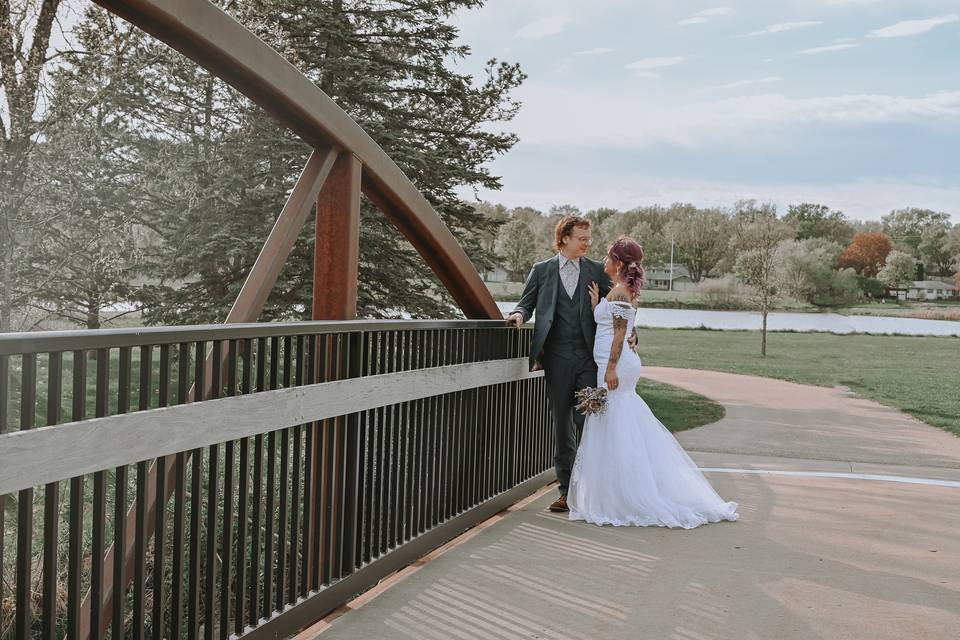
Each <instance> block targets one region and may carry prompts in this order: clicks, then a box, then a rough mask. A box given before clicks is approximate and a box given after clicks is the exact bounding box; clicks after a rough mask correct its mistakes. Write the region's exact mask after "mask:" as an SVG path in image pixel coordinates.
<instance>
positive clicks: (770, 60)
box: [760, 58, 773, 63]
mask: <svg viewBox="0 0 960 640" xmlns="http://www.w3.org/2000/svg"><path fill="white" fill-rule="evenodd" d="M760 62H767V63H770V62H773V58H764V59H763V60H761V61H760Z"/></svg>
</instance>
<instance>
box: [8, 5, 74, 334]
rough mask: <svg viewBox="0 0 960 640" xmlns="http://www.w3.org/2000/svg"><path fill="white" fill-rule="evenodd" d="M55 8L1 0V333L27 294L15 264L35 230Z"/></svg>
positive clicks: (21, 259) (17, 263) (22, 256)
mask: <svg viewBox="0 0 960 640" xmlns="http://www.w3.org/2000/svg"><path fill="white" fill-rule="evenodd" d="M59 6H60V0H0V86H2V88H3V101H4V102H3V103H2V104H0V106H2V107H3V110H2V113H0V147H2V151H3V153H2V154H0V331H9V330H10V328H11V321H12V315H13V312H14V310H15V309H21V308H23V306H24V305H25V303H26V302H27V299H28V298H29V292H24V291H22V290H21V287H20V286H19V280H20V279H19V274H18V265H19V264H20V263H21V262H22V261H23V260H24V259H25V257H26V254H28V253H29V243H30V237H31V234H33V233H35V229H36V227H35V223H34V221H33V220H31V215H30V214H29V213H28V211H27V206H26V205H27V200H28V198H29V197H30V196H31V188H30V184H29V180H28V176H29V170H30V162H31V156H32V155H33V151H34V147H35V145H36V137H37V135H38V134H39V133H40V132H41V131H42V130H43V128H44V125H45V123H44V120H43V119H42V118H37V117H36V115H37V111H38V108H39V107H40V98H41V93H42V89H43V87H42V85H41V76H42V74H43V70H44V66H45V65H46V64H47V62H48V61H49V58H48V56H47V50H48V49H49V47H50V34H51V32H52V30H53V25H54V21H55V19H56V16H57V9H58V8H59Z"/></svg>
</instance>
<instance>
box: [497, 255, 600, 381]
mask: <svg viewBox="0 0 960 640" xmlns="http://www.w3.org/2000/svg"><path fill="white" fill-rule="evenodd" d="M591 282H596V283H597V284H598V285H600V297H603V296H606V295H607V294H608V293H610V289H611V287H612V285H613V283H612V282H611V281H610V276H608V275H607V274H606V273H605V272H604V270H603V264H602V263H600V262H597V261H596V260H591V259H590V258H587V257H586V256H584V257H582V258H580V281H579V283H578V285H577V286H578V287H579V289H580V324H581V326H582V327H583V337H584V340H585V341H586V343H587V347H589V348H593V338H594V335H595V334H596V332H597V323H596V322H595V321H594V319H593V310H592V309H591V307H590V291H589V289H587V287H588V286H589V284H590V283H591ZM561 286H562V285H561V284H560V257H559V256H553V257H552V258H550V259H549V260H544V261H543V262H538V263H537V264H535V265H533V269H531V270H530V275H529V276H527V283H526V285H524V287H523V295H521V296H520V302H518V303H517V306H516V308H514V310H513V313H520V314H523V321H524V322H526V321H527V320H529V319H530V316H532V315H533V312H534V311H536V312H537V318H536V321H535V322H534V325H533V342H532V344H531V345H530V370H531V371H533V369H534V368H535V367H536V365H537V363H538V362H539V360H540V356H541V351H543V345H544V343H545V342H546V341H547V335H548V334H549V333H550V327H551V326H552V325H553V314H554V310H555V309H556V306H557V295H558V294H559V292H560V287H561Z"/></svg>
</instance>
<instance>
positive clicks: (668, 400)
mask: <svg viewBox="0 0 960 640" xmlns="http://www.w3.org/2000/svg"><path fill="white" fill-rule="evenodd" d="M637 393H639V394H640V395H641V396H642V397H643V399H644V400H645V401H646V403H647V404H648V405H649V406H650V410H651V411H653V413H654V415H655V416H657V418H659V419H660V422H662V423H663V424H664V426H666V427H667V429H669V430H670V431H671V432H673V433H676V432H677V431H684V430H686V429H693V428H694V427H699V426H701V425H705V424H710V423H713V422H716V421H717V420H719V419H720V418H722V417H723V416H724V415H725V414H726V410H724V408H723V406H722V405H720V404H717V403H716V402H714V401H713V400H710V399H709V398H705V397H703V396H701V395H699V394H696V393H693V392H692V391H687V390H685V389H680V388H679V387H674V386H671V385H669V384H663V383H661V382H654V381H653V380H645V379H641V380H640V382H639V384H637Z"/></svg>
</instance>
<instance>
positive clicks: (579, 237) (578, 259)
mask: <svg viewBox="0 0 960 640" xmlns="http://www.w3.org/2000/svg"><path fill="white" fill-rule="evenodd" d="M590 243H591V239H590V221H589V220H588V219H586V218H581V217H579V216H564V218H563V219H561V220H560V222H559V223H558V224H557V229H556V243H555V246H556V248H557V250H558V251H559V253H558V254H557V255H555V256H554V257H552V258H550V259H549V260H544V261H543V262H538V263H537V264H535V265H533V269H531V271H530V275H529V276H528V277H527V283H526V285H525V286H524V288H523V295H522V296H521V297H520V302H518V303H517V306H516V308H515V309H514V310H513V312H511V313H510V315H508V316H507V318H506V319H507V323H509V324H512V325H514V326H517V327H519V326H520V325H521V324H523V323H524V322H526V321H527V320H529V319H530V316H532V315H533V312H534V311H536V312H537V318H536V322H535V323H534V329H533V344H532V345H531V349H530V370H531V371H535V370H537V369H540V368H542V369H543V373H544V377H545V378H546V382H547V394H548V395H549V397H550V406H551V408H552V409H553V420H554V433H555V435H556V455H555V456H554V458H553V461H554V466H555V467H556V470H557V480H558V481H559V483H560V497H559V498H558V499H557V500H556V501H555V502H553V504H551V505H550V511H558V512H562V511H567V487H568V486H569V484H570V472H571V470H572V469H573V462H574V459H575V458H576V455H577V431H576V430H575V428H574V423H576V428H577V429H580V430H582V429H583V422H584V415H583V414H582V413H580V412H579V411H577V410H576V409H575V408H574V404H575V403H574V395H573V394H574V392H576V391H577V390H578V389H582V388H584V387H594V386H596V385H597V365H596V363H595V362H594V360H593V338H594V334H595V333H596V331H597V325H596V322H595V321H594V319H593V309H592V307H591V305H590V292H589V290H588V289H587V287H588V286H589V285H590V284H591V283H596V284H598V285H599V287H600V296H601V297H603V296H606V295H607V293H609V292H610V288H611V285H612V283H611V281H610V276H608V275H607V274H606V273H604V271H603V265H602V264H601V263H599V262H597V261H596V260H591V259H590V258H588V257H586V255H587V249H589V248H590Z"/></svg>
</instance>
